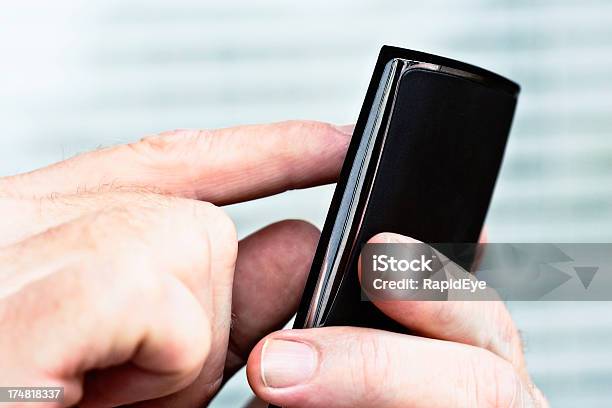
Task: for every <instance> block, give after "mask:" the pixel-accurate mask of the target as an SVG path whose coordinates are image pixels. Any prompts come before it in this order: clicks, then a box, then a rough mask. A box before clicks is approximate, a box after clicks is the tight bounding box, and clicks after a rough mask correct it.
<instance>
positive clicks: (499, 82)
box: [377, 45, 521, 97]
mask: <svg viewBox="0 0 612 408" xmlns="http://www.w3.org/2000/svg"><path fill="white" fill-rule="evenodd" d="M394 58H401V59H406V60H412V61H419V62H423V63H431V64H435V65H440V66H444V67H447V68H452V69H458V70H460V71H465V72H468V73H471V74H476V75H478V76H481V77H482V78H483V79H484V81H483V82H484V83H486V84H487V85H488V86H490V87H493V88H497V89H500V90H503V91H505V92H507V93H509V94H511V95H512V96H514V97H517V96H518V94H519V93H520V90H521V88H520V86H519V85H518V84H517V83H516V82H514V81H512V80H510V79H508V78H506V77H503V76H501V75H499V74H496V73H494V72H492V71H489V70H487V69H484V68H481V67H478V66H476V65H472V64H468V63H465V62H461V61H457V60H454V59H451V58H446V57H441V56H439V55H434V54H428V53H426V52H422V51H415V50H409V49H406V48H400V47H395V46H391V45H383V46H382V48H381V49H380V53H379V55H378V62H377V65H378V64H382V65H384V64H386V63H387V62H388V61H390V60H392V59H394Z"/></svg>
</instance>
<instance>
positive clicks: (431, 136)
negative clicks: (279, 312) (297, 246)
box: [294, 46, 519, 332]
mask: <svg viewBox="0 0 612 408" xmlns="http://www.w3.org/2000/svg"><path fill="white" fill-rule="evenodd" d="M518 94H519V86H518V85H517V84H516V83H514V82H512V81H510V80H508V79H506V78H504V77H502V76H500V75H497V74H495V73H492V72H490V71H487V70H484V69H482V68H478V67H476V66H473V65H469V64H465V63H462V62H459V61H455V60H451V59H448V58H444V57H439V56H435V55H430V54H426V53H422V52H417V51H411V50H407V49H402V48H397V47H389V46H384V47H383V48H382V49H381V51H380V54H379V57H378V61H377V63H376V66H375V69H374V73H373V75H372V79H371V82H370V85H369V87H368V90H367V93H366V96H365V101H364V103H363V106H362V108H361V113H360V114H359V119H358V120H357V123H356V126H355V130H354V133H353V136H352V140H351V143H350V146H349V148H348V152H347V156H346V159H345V162H344V166H343V168H342V171H341V174H340V178H339V181H338V184H337V187H336V190H335V193H334V196H333V199H332V203H331V206H330V209H329V212H328V215H327V218H326V221H325V225H324V228H323V231H322V234H321V238H320V240H319V244H318V247H317V250H316V254H315V256H314V260H313V263H312V267H311V271H310V275H309V277H308V280H307V283H306V286H305V289H304V293H303V296H302V301H301V304H300V307H299V310H298V313H297V317H296V320H295V324H294V328H312V327H322V326H338V325H343V326H360V327H371V328H379V329H385V330H391V331H399V332H402V331H404V329H403V328H402V327H401V326H399V325H398V324H396V323H395V322H394V321H392V320H391V319H389V318H387V317H386V316H385V315H384V314H382V313H381V312H380V311H379V310H378V309H377V308H376V307H375V306H374V305H373V304H372V303H371V302H368V301H362V297H363V293H362V290H361V287H360V285H359V279H358V273H357V266H358V262H359V253H360V251H361V248H362V246H363V245H364V244H365V243H366V242H367V240H368V239H369V238H371V237H372V236H373V235H375V234H377V233H380V232H396V233H399V234H403V235H407V236H410V237H413V238H416V239H418V240H420V241H423V242H427V243H445V244H448V243H475V242H477V241H478V238H479V235H480V232H481V229H482V226H483V223H484V219H485V216H486V213H487V210H488V207H489V203H490V200H491V196H492V194H493V189H494V186H495V181H496V179H497V175H498V172H499V169H500V166H501V163H502V158H503V155H504V149H505V146H506V141H507V138H508V134H509V132H510V127H511V123H512V118H513V116H514V111H515V107H516V102H517V97H518Z"/></svg>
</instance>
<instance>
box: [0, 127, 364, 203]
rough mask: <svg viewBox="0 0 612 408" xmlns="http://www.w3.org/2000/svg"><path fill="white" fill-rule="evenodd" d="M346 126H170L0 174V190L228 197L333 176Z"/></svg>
mask: <svg viewBox="0 0 612 408" xmlns="http://www.w3.org/2000/svg"><path fill="white" fill-rule="evenodd" d="M351 132H352V129H351V127H342V126H341V127H338V126H333V125H330V124H327V123H322V122H314V121H289V122H281V123H275V124H268V125H249V126H239V127H234V128H227V129H219V130H175V131H170V132H164V133H161V134H159V135H155V136H150V137H146V138H144V139H142V140H140V141H139V142H136V143H131V144H127V145H120V146H114V147H110V148H106V149H102V150H98V151H94V152H90V153H85V154H82V155H79V156H77V157H74V158H71V159H68V160H66V161H63V162H60V163H57V164H54V165H51V166H49V167H45V168H43V169H40V170H36V171H33V172H30V173H25V174H21V175H17V176H13V177H8V178H5V179H0V193H4V194H7V195H13V196H19V197H45V196H49V195H54V194H75V193H79V192H82V191H100V190H147V191H152V192H157V193H162V194H169V195H177V196H182V197H187V198H197V199H201V200H205V201H210V202H212V203H214V204H217V205H221V204H229V203H233V202H238V201H242V200H248V199H253V198H258V197H263V196H267V195H272V194H276V193H279V192H282V191H285V190H288V189H295V188H305V187H311V186H314V185H319V184H326V183H330V182H333V181H334V180H335V178H336V177H337V175H338V173H339V171H340V167H341V164H342V160H343V158H344V155H345V152H346V147H347V145H348V142H349V139H350V134H351Z"/></svg>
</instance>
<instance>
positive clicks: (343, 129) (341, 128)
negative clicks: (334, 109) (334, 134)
mask: <svg viewBox="0 0 612 408" xmlns="http://www.w3.org/2000/svg"><path fill="white" fill-rule="evenodd" d="M334 127H335V128H336V130H338V132H340V133H342V134H345V135H347V136H351V135H352V134H353V131H354V130H355V125H334Z"/></svg>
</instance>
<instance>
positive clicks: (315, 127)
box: [282, 120, 337, 135]
mask: <svg viewBox="0 0 612 408" xmlns="http://www.w3.org/2000/svg"><path fill="white" fill-rule="evenodd" d="M282 125H283V126H284V127H285V128H286V130H287V131H288V132H289V133H294V134H299V135H303V134H305V133H321V134H325V133H336V132H337V130H336V128H335V127H334V126H333V125H331V124H330V123H327V122H319V121H315V120H290V121H286V122H282Z"/></svg>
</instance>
